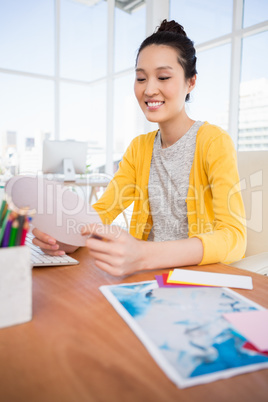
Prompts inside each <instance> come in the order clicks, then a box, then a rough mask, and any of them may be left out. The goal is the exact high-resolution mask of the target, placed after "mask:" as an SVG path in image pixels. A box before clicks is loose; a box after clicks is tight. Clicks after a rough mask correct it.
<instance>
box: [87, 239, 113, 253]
mask: <svg viewBox="0 0 268 402" xmlns="http://www.w3.org/2000/svg"><path fill="white" fill-rule="evenodd" d="M86 246H87V247H88V248H89V250H90V252H91V251H99V252H102V253H104V254H109V255H110V254H112V253H113V251H114V245H113V244H112V243H111V242H108V241H103V240H97V239H94V238H90V239H87V240H86Z"/></svg>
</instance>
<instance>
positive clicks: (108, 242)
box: [81, 224, 145, 276]
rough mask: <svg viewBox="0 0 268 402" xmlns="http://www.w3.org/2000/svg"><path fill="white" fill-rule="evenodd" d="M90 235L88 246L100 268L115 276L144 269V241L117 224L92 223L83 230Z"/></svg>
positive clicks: (82, 231) (84, 233)
mask: <svg viewBox="0 0 268 402" xmlns="http://www.w3.org/2000/svg"><path fill="white" fill-rule="evenodd" d="M81 234H82V235H90V237H89V238H88V239H87V240H86V247H88V249H89V251H90V255H91V256H92V257H93V258H94V259H95V264H96V266H97V267H98V268H100V269H102V270H103V271H106V272H108V273H109V274H111V275H114V276H121V275H129V274H132V273H134V272H136V271H139V270H142V269H143V268H144V267H143V255H144V243H145V242H143V241H140V240H137V239H135V238H134V237H133V236H131V235H130V234H129V233H127V232H126V231H125V230H123V229H122V228H120V227H119V226H115V225H111V226H110V225H101V224H98V225H96V224H92V225H87V226H85V227H84V228H83V229H82V230H81Z"/></svg>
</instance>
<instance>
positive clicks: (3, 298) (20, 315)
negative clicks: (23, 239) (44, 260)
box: [0, 246, 32, 328]
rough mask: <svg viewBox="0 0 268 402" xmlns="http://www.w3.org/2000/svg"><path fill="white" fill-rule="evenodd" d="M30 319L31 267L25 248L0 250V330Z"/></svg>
mask: <svg viewBox="0 0 268 402" xmlns="http://www.w3.org/2000/svg"><path fill="white" fill-rule="evenodd" d="M31 318H32V266H31V262H30V250H29V248H28V247H27V246H18V247H7V248H1V249H0V328H3V327H8V326H10V325H15V324H21V323H23V322H26V321H29V320H31Z"/></svg>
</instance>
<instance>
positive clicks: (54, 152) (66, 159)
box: [43, 140, 88, 181]
mask: <svg viewBox="0 0 268 402" xmlns="http://www.w3.org/2000/svg"><path fill="white" fill-rule="evenodd" d="M87 145H88V144H87V142H83V141H72V140H65V141H57V140H55V141H50V140H45V141H44V142H43V173H45V174H47V173H55V174H63V175H64V180H65V181H74V180H75V178H76V174H78V173H85V171H86V164H87Z"/></svg>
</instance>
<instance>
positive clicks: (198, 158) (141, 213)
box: [94, 122, 246, 264]
mask: <svg viewBox="0 0 268 402" xmlns="http://www.w3.org/2000/svg"><path fill="white" fill-rule="evenodd" d="M156 133H157V131H153V132H151V133H148V134H145V135H140V136H138V137H136V138H134V140H133V141H132V142H131V144H130V146H129V147H128V149H127V151H126V152H125V154H124V156H123V159H122V161H121V162H120V164H119V169H118V171H117V172H116V173H115V176H114V178H113V179H112V180H111V182H110V183H109V185H108V187H107V189H106V191H105V193H104V194H103V195H102V197H101V198H100V199H99V201H98V202H97V203H96V204H94V208H95V210H96V211H97V212H98V213H99V215H100V217H101V219H102V221H103V223H105V224H110V223H112V222H113V220H114V219H115V218H116V217H117V215H118V214H119V213H121V212H122V211H123V210H124V209H125V208H127V207H128V206H129V205H130V204H131V203H132V202H133V201H134V208H133V214H132V218H131V223H130V234H132V235H133V236H134V237H136V238H138V239H143V240H147V237H148V235H149V233H150V230H151V227H152V216H151V214H150V205H149V197H148V182H149V174H150V165H151V158H152V152H153V145H154V139H155V135H156ZM185 201H186V202H187V216H188V235H189V237H198V238H199V239H201V241H202V243H203V248H204V254H203V259H202V261H201V264H210V263H216V262H223V263H227V264H228V263H231V262H233V261H237V260H239V259H240V258H242V257H243V255H244V253H245V248H246V226H245V211H244V205H243V201H242V197H241V193H240V185H239V175H238V171H237V162H236V152H235V149H234V146H233V142H232V140H231V138H230V136H229V135H228V134H227V133H226V132H225V131H224V130H222V129H220V128H219V127H217V126H214V125H211V124H209V123H207V122H205V123H204V124H203V125H202V126H201V127H200V128H199V130H198V132H197V136H196V149H195V155H194V160H193V164H192V168H191V172H190V177H189V189H188V194H187V199H186V200H185Z"/></svg>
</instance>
